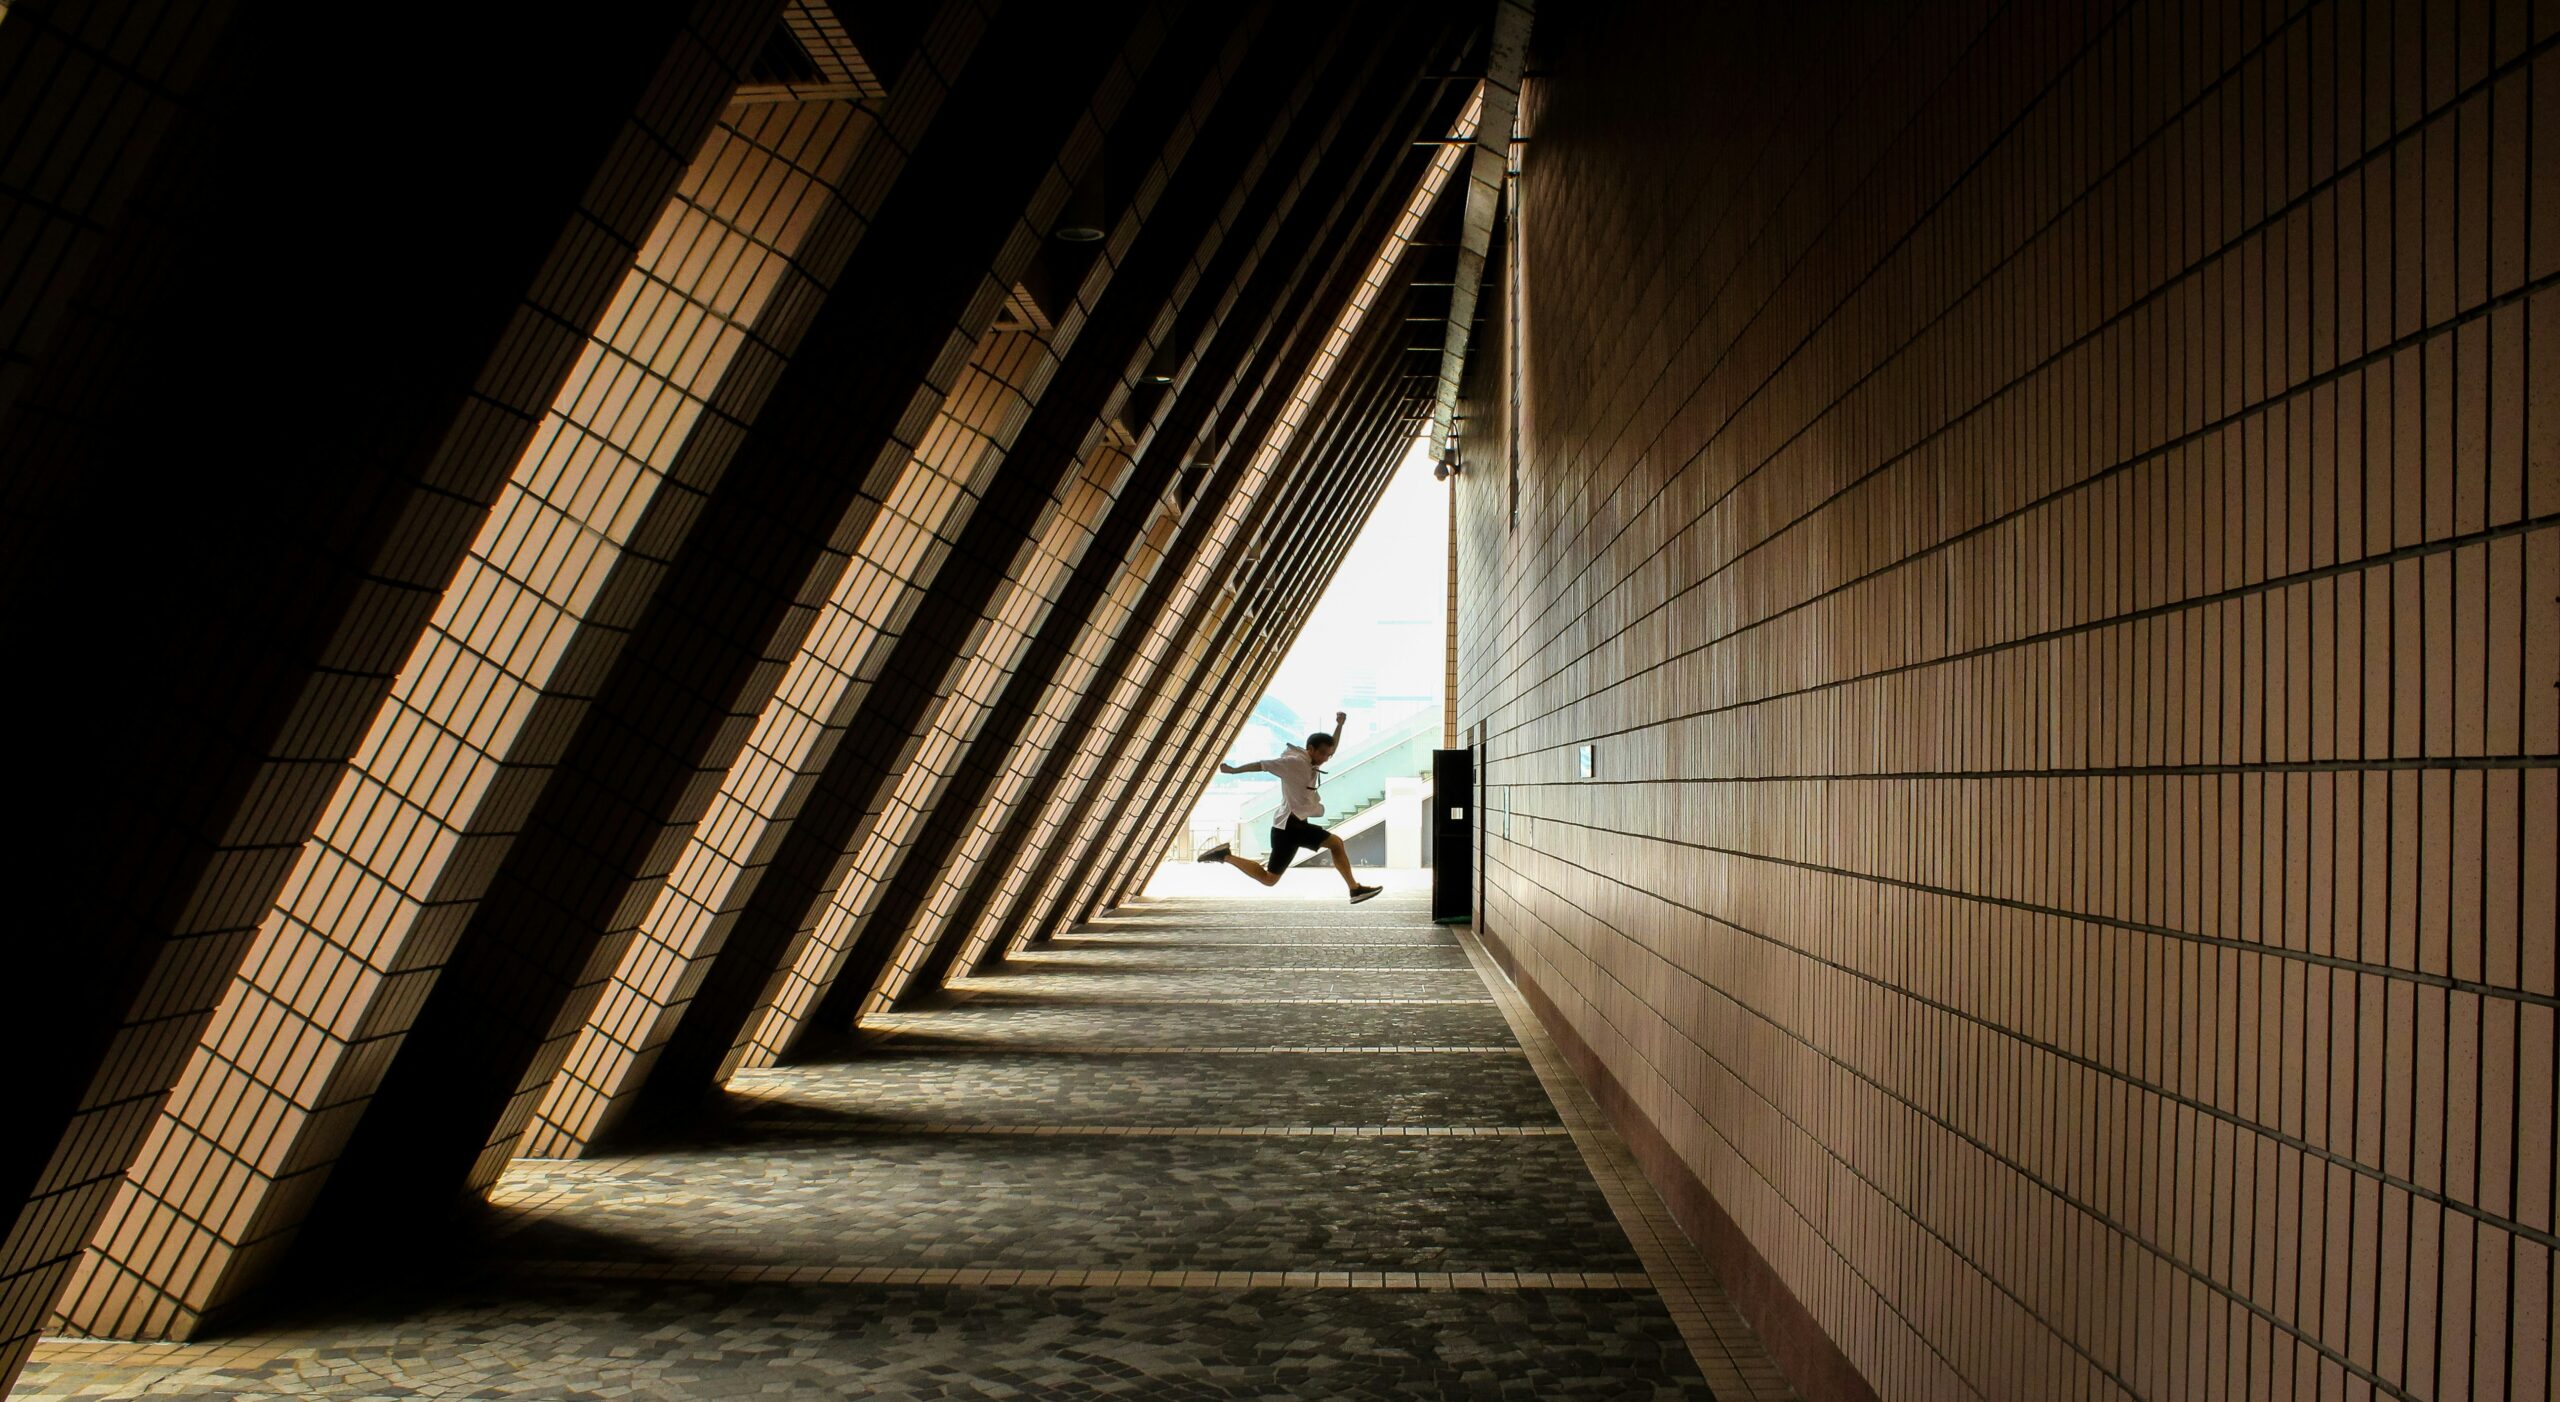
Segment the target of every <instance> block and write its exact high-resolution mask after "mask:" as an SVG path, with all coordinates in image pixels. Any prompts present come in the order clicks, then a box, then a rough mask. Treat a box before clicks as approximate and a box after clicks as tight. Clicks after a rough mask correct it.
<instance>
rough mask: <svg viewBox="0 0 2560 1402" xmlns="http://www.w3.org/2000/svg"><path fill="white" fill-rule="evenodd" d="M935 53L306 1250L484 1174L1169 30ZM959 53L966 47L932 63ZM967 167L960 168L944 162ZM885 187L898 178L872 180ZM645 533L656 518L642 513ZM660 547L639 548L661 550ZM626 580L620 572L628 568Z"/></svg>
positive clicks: (974, 28) (637, 585) (529, 812)
mask: <svg viewBox="0 0 2560 1402" xmlns="http://www.w3.org/2000/svg"><path fill="white" fill-rule="evenodd" d="M952 15H953V17H952V20H951V23H950V25H949V26H948V27H947V30H946V31H945V37H946V39H947V41H948V42H947V43H944V44H937V43H935V42H932V41H929V42H928V44H927V45H926V53H925V54H924V56H923V57H921V58H919V59H918V60H917V61H916V62H913V63H910V64H909V66H908V68H907V69H906V70H904V71H902V73H901V75H900V76H899V77H898V78H897V79H895V80H893V83H894V84H895V85H896V86H898V87H899V88H900V92H899V94H898V96H897V97H895V98H893V99H892V101H891V102H890V103H889V104H888V106H887V108H886V109H884V110H885V111H886V112H887V113H888V114H890V116H891V117H892V119H893V120H896V119H900V118H903V117H905V116H907V115H908V114H910V113H911V112H912V111H913V110H914V109H913V108H911V107H910V105H909V95H908V93H907V92H906V88H907V86H908V80H909V78H910V77H911V76H912V77H914V78H916V79H917V80H918V81H922V82H929V83H930V84H931V85H932V86H931V87H930V89H928V90H927V97H928V98H929V99H930V100H928V101H924V102H923V103H922V106H923V107H924V108H925V109H926V110H928V111H929V112H930V113H931V120H930V125H929V126H927V127H925V128H924V129H923V130H922V131H921V132H917V133H915V134H914V135H912V136H908V135H905V134H903V133H902V134H901V135H900V136H898V137H896V138H894V139H884V141H883V142H882V143H881V147H882V149H883V150H884V151H887V150H891V149H894V150H896V151H897V152H898V153H899V156H900V158H901V159H900V161H899V163H898V164H897V165H896V166H895V167H894V168H893V169H891V170H889V171H885V172H872V171H864V172H857V173H856V174H855V175H854V177H852V179H851V180H850V181H849V182H848V187H849V188H850V189H853V190H858V191H861V192H863V194H864V196H865V197H866V198H869V197H875V196H876V197H879V198H881V199H882V203H881V204H880V205H879V206H877V214H876V217H872V218H871V219H869V221H868V223H867V226H865V227H863V228H862V229H861V230H860V239H859V242H858V243H857V244H855V245H854V246H853V249H852V253H851V260H852V261H851V262H850V263H849V264H848V265H847V266H846V267H845V269H844V271H843V273H842V275H841V276H840V278H838V279H835V280H834V281H835V284H836V285H837V286H839V287H841V288H842V289H843V290H844V291H843V295H837V296H830V297H826V298H824V299H823V301H822V302H820V301H818V299H814V298H813V299H811V301H812V302H813V303H815V304H816V311H815V315H814V319H813V320H812V321H811V323H810V324H809V327H808V330H807V331H806V333H805V335H804V336H802V337H801V338H800V339H799V341H798V343H797V345H796V348H795V352H794V354H793V355H792V356H791V358H790V360H789V363H788V365H787V366H786V367H782V368H780V369H779V373H778V374H776V375H775V376H774V377H773V378H772V379H771V380H770V381H769V382H768V383H769V384H770V392H769V397H768V398H767V399H765V401H764V403H763V404H762V407H761V412H760V413H758V414H757V415H756V416H755V420H754V426H753V428H752V430H751V431H749V432H747V433H746V434H744V435H742V437H743V442H736V441H735V440H734V439H733V440H731V441H730V443H728V444H724V445H723V446H729V447H731V448H732V451H733V452H734V455H735V461H734V463H733V464H732V465H731V466H730V467H729V468H728V469H727V470H726V471H725V472H723V473H722V474H721V476H720V479H719V481H718V483H717V484H716V486H715V487H713V488H712V489H711V490H709V491H708V492H706V493H705V494H704V496H703V497H702V499H701V500H700V501H699V503H697V504H692V505H693V509H692V510H691V511H687V512H684V513H682V514H678V513H676V512H675V511H674V510H673V509H672V508H671V509H670V512H669V514H668V518H667V519H666V520H665V522H664V535H663V536H654V535H653V536H652V539H663V540H664V541H665V542H666V547H665V549H664V552H663V554H661V555H659V556H658V559H659V560H662V561H663V563H655V562H652V564H651V566H649V567H645V568H644V567H642V566H640V565H639V564H637V563H635V564H634V567H633V569H632V570H631V571H630V572H629V575H628V579H627V583H628V588H629V592H628V593H627V594H626V595H624V596H623V597H621V598H620V599H617V600H616V601H615V607H613V608H612V609H611V610H610V612H609V614H607V615H606V616H607V617H608V618H609V620H610V623H611V625H612V626H610V627H609V628H607V629H604V630H587V631H585V632H582V634H581V635H580V639H579V641H581V642H585V641H587V640H588V637H589V635H590V634H591V635H592V639H593V646H594V652H593V653H592V654H591V656H590V657H588V658H587V659H585V660H584V663H583V665H580V666H577V667H575V668H572V669H567V670H564V673H563V682H564V683H565V684H564V685H563V686H560V687H557V688H555V689H554V690H553V691H552V692H550V693H547V694H546V695H545V696H544V698H543V705H544V707H545V709H546V710H549V711H551V712H553V714H554V716H556V719H554V720H553V721H552V722H551V724H550V725H548V726H545V727H543V728H542V729H541V730H540V731H539V732H538V735H539V739H540V741H541V748H540V749H538V750H536V751H534V752H532V753H531V754H530V755H529V756H528V757H527V759H526V761H525V762H524V763H522V764H521V765H517V766H511V772H510V773H509V774H508V775H507V776H506V778H505V782H506V783H507V784H508V785H509V786H511V787H512V788H513V789H514V792H512V793H510V794H508V796H507V801H506V802H504V803H502V804H499V805H496V806H493V807H491V808H489V809H488V810H486V812H485V814H484V820H483V823H482V824H481V825H480V826H479V829H478V831H476V832H475V834H474V836H475V837H476V838H479V839H481V840H482V841H484V842H485V844H486V849H485V851H483V852H482V853H479V854H477V855H476V857H475V860H474V861H473V862H472V863H470V864H469V865H467V866H464V867H458V868H456V869H455V870H454V872H453V876H454V878H455V879H456V880H457V881H458V882H461V883H463V889H462V890H461V891H460V892H458V893H457V898H456V900H454V901H453V902H451V903H449V904H448V903H443V902H439V903H438V905H439V911H440V914H441V915H442V916H443V918H444V919H445V921H446V922H447V932H446V937H445V942H444V943H445V949H446V950H449V953H448V952H445V950H430V951H429V955H428V958H427V959H425V960H422V961H421V962H422V964H423V965H424V967H422V968H420V969H419V970H418V974H419V981H420V984H421V992H420V993H419V994H418V995H417V996H415V997H414V998H413V999H412V1000H411V1002H412V1005H413V1006H415V1007H416V1008H417V1011H416V1013H415V1016H414V1020H413V1021H411V1022H410V1023H409V1025H408V1026H407V1027H406V1029H405V1035H404V1037H403V1040H402V1042H401V1043H400V1044H399V1047H398V1055H397V1056H396V1057H395V1058H393V1059H392V1061H391V1064H390V1066H389V1069H388V1070H387V1071H384V1072H383V1073H381V1078H380V1081H379V1084H378V1086H377V1087H376V1088H375V1089H374V1090H373V1092H372V1094H371V1097H370V1103H369V1104H368V1105H367V1106H366V1107H365V1109H364V1110H363V1112H362V1116H363V1117H362V1119H361V1121H360V1122H359V1123H357V1125H356V1126H355V1128H354V1130H353V1132H352V1133H351V1134H348V1135H347V1137H346V1139H345V1147H344V1149H343V1150H342V1151H341V1152H340V1153H339V1154H338V1155H337V1156H336V1163H335V1165H334V1167H332V1168H330V1170H329V1173H330V1177H329V1182H328V1186H327V1188H326V1190H325V1192H324V1193H323V1195H322V1197H321V1198H320V1200H319V1202H318V1203H317V1204H316V1206H315V1208H314V1220H315V1222H319V1223H324V1224H326V1228H325V1229H324V1230H320V1231H314V1232H311V1233H309V1234H307V1236H306V1242H307V1243H308V1244H310V1245H311V1246H313V1247H314V1248H315V1249H320V1248H323V1247H324V1245H325V1244H326V1243H333V1242H340V1241H348V1240H352V1239H353V1238H354V1237H355V1235H356V1233H357V1232H358V1231H359V1230H371V1229H372V1227H371V1224H374V1223H377V1222H379V1221H381V1220H384V1219H386V1218H393V1217H398V1216H400V1215H401V1214H404V1213H405V1214H408V1215H409V1218H410V1220H424V1219H431V1216H430V1214H429V1213H421V1212H420V1211H419V1208H420V1205H422V1204H423V1205H426V1206H428V1207H429V1208H430V1209H432V1208H434V1207H437V1206H441V1205H442V1204H444V1203H447V1202H449V1201H451V1200H452V1198H453V1196H454V1195H455V1194H457V1193H458V1192H461V1191H463V1190H465V1189H478V1188H482V1187H485V1186H486V1185H487V1184H489V1183H491V1182H493V1181H495V1179H496V1177H497V1175H498V1174H499V1172H500V1171H501V1170H502V1169H503V1168H504V1166H505V1163H506V1161H507V1159H508V1158H509V1156H510V1155H511V1154H512V1153H513V1152H514V1149H515V1147H516V1145H517V1143H518V1142H519V1141H520V1140H521V1138H522V1136H523V1132H524V1129H525V1127H526V1126H527V1125H528V1124H529V1123H530V1122H531V1120H532V1116H533V1112H534V1110H535V1109H536V1108H537V1106H538V1105H539V1103H540V1100H541V1097H542V1095H543V1093H544V1090H545V1088H546V1087H547V1086H548V1084H549V1083H550V1081H551V1079H552V1077H553V1075H554V1074H555V1073H556V1072H557V1070H558V1069H559V1066H560V1064H561V1059H562V1058H563V1057H564V1056H565V1054H566V1052H567V1050H568V1049H569V1047H570V1046H571V1045H572V1043H573V1042H574V1040H575V1038H576V1035H577V1033H578V1031H579V1029H580V1028H581V1027H582V1026H583V1025H584V1023H585V1020H586V1017H587V1014H588V1012H589V1011H590V1009H591V1008H592V1006H593V1003H594V1000H595V999H596V997H597V996H598V994H599V993H600V992H601V990H602V988H603V987H604V985H605V983H606V982H607V981H608V980H609V979H610V978H611V977H612V975H613V972H614V970H615V968H616V967H617V966H618V963H619V960H620V957H621V954H622V952H623V950H624V948H625V947H626V946H627V944H628V943H629V941H630V940H631V938H632V935H633V933H634V931H635V930H636V928H637V926H638V925H639V923H640V921H641V919H642V918H643V916H644V915H645V913H646V912H647V910H648V909H649V906H650V903H651V902H652V901H653V900H654V899H655V897H656V894H657V893H658V891H659V890H660V889H661V888H662V886H663V883H664V877H665V875H666V872H667V871H668V869H669V865H670V864H671V863H672V861H673V860H674V859H675V857H676V855H677V854H679V853H681V852H682V851H683V850H684V846H685V841H686V839H687V837H688V836H689V834H690V833H691V832H692V830H693V828H694V825H695V823H696V822H698V821H699V819H700V818H701V816H702V813H703V811H704V808H705V807H706V806H707V805H708V803H709V802H710V799H711V797H712V795H713V794H714V793H716V792H717V776H718V774H719V773H720V772H722V771H724V770H725V769H726V768H727V767H728V765H729V763H731V762H733V761H734V759H735V758H736V755H737V752H738V748H739V746H740V745H741V744H742V743H743V741H744V739H745V737H746V735H747V734H748V732H749V729H750V725H749V721H748V719H747V718H749V717H752V716H753V715H754V714H755V712H756V711H757V710H759V709H761V707H762V705H763V704H764V702H765V701H766V700H769V699H770V697H771V696H772V688H773V686H774V685H775V684H776V683H777V682H778V681H779V679H780V678H781V676H782V675H783V674H784V672H785V669H786V665H787V664H786V661H785V660H783V659H787V658H789V657H790V656H791V655H793V654H795V653H796V652H797V651H798V650H799V649H800V646H801V644H802V642H803V641H804V640H805V638H806V636H807V632H808V629H809V627H810V625H811V623H812V621H813V620H814V618H815V616H816V605H817V604H818V603H819V601H821V600H823V599H824V598H826V597H827V596H828V594H829V592H830V590H831V589H832V586H833V585H834V583H835V582H836V580H837V578H838V576H839V575H840V574H841V572H842V571H843V569H844V568H845V566H846V556H845V550H846V548H847V547H848V546H849V545H850V544H851V543H852V542H853V541H854V540H857V539H859V538H860V535H861V533H862V531H863V530H864V529H865V527H866V526H867V525H868V524H869V523H870V522H871V521H872V520H873V519H875V518H876V514H877V506H878V503H879V501H880V500H881V498H882V497H883V496H884V495H885V494H886V493H887V491H888V490H889V488H890V485H891V483H892V482H894V481H895V479H896V477H897V474H898V473H899V471H900V469H901V468H902V467H903V466H904V464H905V463H906V462H907V460H908V459H909V457H910V455H911V454H912V453H913V452H914V445H915V438H916V435H917V434H918V432H920V431H921V430H922V429H923V428H924V427H925V426H926V425H927V424H929V423H931V422H933V416H934V410H935V407H936V406H937V405H938V404H940V403H941V402H943V401H944V400H945V398H946V397H947V395H948V392H949V390H950V388H951V386H952V384H953V382H954V376H955V375H956V374H957V373H958V371H959V369H960V367H961V366H962V365H963V364H964V363H965V361H966V358H967V356H968V353H969V349H970V348H971V347H972V346H974V345H976V344H977V343H978V340H979V337H980V335H981V334H982V333H983V332H984V331H985V330H986V329H987V327H988V325H989V323H990V322H991V320H992V318H993V316H994V314H995V312H996V310H997V309H998V308H999V307H1000V306H1001V305H1002V302H1003V298H1004V296H1005V294H1006V293H1007V292H1008V291H1009V290H1010V289H1011V287H1012V286H1013V284H1014V283H1015V282H1016V281H1018V280H1019V277H1020V275H1021V271H1022V269H1023V267H1024V266H1025V265H1026V264H1027V262H1028V260H1029V258H1030V257H1031V255H1032V253H1033V252H1034V251H1035V250H1036V249H1037V248H1038V247H1039V246H1040V243H1041V239H1042V234H1043V233H1044V232H1045V229H1046V227H1047V223H1048V219H1049V217H1050V215H1051V213H1052V212H1053V211H1054V210H1055V209H1057V208H1058V207H1059V205H1060V204H1061V203H1062V202H1063V201H1064V199H1065V196H1066V192H1067V190H1068V189H1069V188H1071V187H1072V185H1073V183H1074V182H1075V181H1076V180H1077V179H1078V178H1080V176H1081V174H1082V171H1083V169H1084V167H1085V166H1086V165H1088V164H1089V163H1090V162H1091V160H1092V159H1093V158H1094V156H1095V154H1096V153H1097V151H1098V149H1099V143H1100V137H1101V134H1102V132H1104V131H1106V130H1107V129H1108V128H1109V125H1110V124H1111V122H1113V121H1114V120H1115V119H1116V117H1117V115H1118V113H1119V111H1120V109H1121V107H1122V106H1123V105H1124V104H1125V102H1126V100H1127V97H1128V94H1129V92H1130V89H1131V87H1132V82H1133V74H1134V73H1135V72H1143V71H1144V69H1145V68H1146V66H1147V63H1148V61H1149V60H1150V58H1151V57H1152V56H1153V54H1154V53H1155V51H1156V48H1157V46H1158V42H1159V39H1160V33H1161V25H1160V23H1159V22H1158V21H1157V20H1156V19H1155V18H1154V17H1153V15H1152V13H1151V12H1150V10H1149V7H1147V6H1144V5H1140V4H1135V3H1133V4H1128V5H1122V6H1114V7H1110V8H1108V9H1107V10H1105V11H1102V12H1090V11H1080V12H1078V13H1076V14H1074V15H1072V16H1069V15H1065V14H1061V13H1058V12H1056V11H1052V10H1047V9H1042V8H1038V7H1030V8H1026V9H1023V10H1021V11H1019V12H1015V11H1012V10H1008V11H1007V13H1006V14H1005V16H1003V17H1002V18H1001V19H1000V20H999V21H997V22H995V23H993V24H992V25H989V24H988V23H987V21H986V19H985V17H984V16H983V15H980V14H976V13H974V12H972V11H971V10H969V9H967V8H963V7H955V9H954V11H953V12H952ZM952 46H958V47H960V48H962V49H964V50H965V52H966V58H965V59H963V60H961V61H959V62H957V63H948V62H945V61H942V60H939V59H937V58H936V57H935V55H936V53H939V52H943V51H946V50H947V49H948V48H949V47H952ZM962 172H965V175H960V174H958V173H962ZM884 188H885V195H882V194H881V193H880V192H881V191H882V190H883V189H884ZM642 530H643V533H644V535H651V531H650V526H649V525H648V524H644V526H643V527H642ZM653 553H654V552H653ZM624 582H625V581H624V579H623V578H621V577H617V578H616V579H615V580H614V581H612V582H611V585H612V586H620V585H622V584H624Z"/></svg>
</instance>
